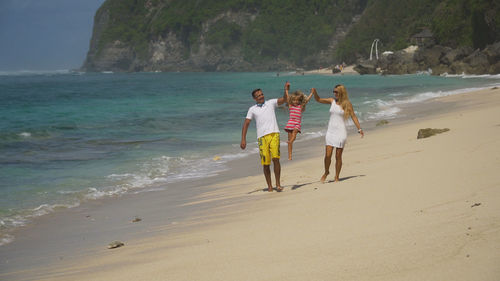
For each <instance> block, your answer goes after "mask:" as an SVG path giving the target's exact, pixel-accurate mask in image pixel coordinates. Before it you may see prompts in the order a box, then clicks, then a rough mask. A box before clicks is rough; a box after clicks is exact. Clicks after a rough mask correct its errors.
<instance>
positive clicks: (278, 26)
mask: <svg viewBox="0 0 500 281" xmlns="http://www.w3.org/2000/svg"><path fill="white" fill-rule="evenodd" d="M396 2H397V3H396ZM395 3H396V4H398V5H396V4H395ZM457 3H459V4H460V3H461V6H460V5H459V4H457ZM457 5H458V6H457ZM457 7H458V8H457ZM499 8H500V4H498V3H496V2H492V1H487V0H458V1H455V0H445V1H437V0H425V1H424V0H400V1H396V0H329V1H328V0H327V1H319V0H302V1H300V0H294V1H286V0H273V1H270V0H267V1H264V0H253V1H243V0H223V1H220V0H205V1H197V0H183V1H180V0H107V1H106V2H105V3H104V4H103V5H102V6H101V7H100V9H99V10H98V11H97V13H96V15H95V18H94V29H93V35H92V39H91V42H90V48H89V52H88V54H87V58H86V60H85V62H84V64H83V66H82V70H84V71H115V72H119V71H275V70H281V71H282V70H294V69H297V68H303V69H313V68H319V67H326V66H330V65H332V64H337V63H341V62H343V61H345V62H348V63H353V62H356V61H359V60H360V59H361V58H365V57H367V56H368V54H369V51H370V45H371V43H372V41H373V39H374V38H379V39H380V41H381V45H380V47H379V48H380V50H381V51H383V50H402V49H404V48H406V47H407V46H408V45H411V44H412V43H413V42H412V40H413V39H412V35H413V34H415V33H417V32H418V31H420V30H421V29H422V28H429V29H431V30H432V32H434V34H435V35H434V36H435V38H434V39H435V40H436V42H437V43H442V44H443V45H444V46H447V48H450V47H451V48H459V47H469V48H473V49H478V48H480V49H481V48H485V47H486V46H487V45H488V44H492V43H494V42H495V41H500V40H499V37H500V36H499V35H500V17H499V14H500V12H499V11H500V9H499ZM443 14H446V15H451V16H450V19H448V20H444V19H443V16H442V15H443ZM457 18H459V19H460V21H458V22H456V21H457ZM453 24H455V25H458V26H459V27H460V29H459V31H456V30H455V29H456V28H455V27H454V25H453ZM479 27H481V29H480V31H481V32H477V30H479V29H478V28H479ZM450 31H454V32H456V33H455V35H456V36H451V37H450V36H449V34H448V33H447V32H450ZM457 32H458V33H457ZM479 33H480V34H479ZM458 37H460V38H462V40H461V41H458V43H457V42H456V41H453V40H452V39H453V38H458ZM450 38H451V39H450ZM419 67H420V66H419ZM423 67H425V65H424V66H423Z"/></svg>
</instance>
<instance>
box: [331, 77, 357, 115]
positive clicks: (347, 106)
mask: <svg viewBox="0 0 500 281" xmlns="http://www.w3.org/2000/svg"><path fill="white" fill-rule="evenodd" d="M334 91H337V93H338V100H337V103H338V104H339V105H340V107H342V109H343V110H344V119H347V118H349V117H350V116H351V115H352V114H353V109H352V104H351V101H349V96H348V95H347V90H346V89H345V87H344V85H341V84H339V85H336V86H335V88H334Z"/></svg>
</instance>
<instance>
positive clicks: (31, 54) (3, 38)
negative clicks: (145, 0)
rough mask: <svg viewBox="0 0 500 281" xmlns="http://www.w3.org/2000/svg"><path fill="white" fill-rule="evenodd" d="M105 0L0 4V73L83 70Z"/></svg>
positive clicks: (7, 1)
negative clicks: (94, 28)
mask: <svg viewBox="0 0 500 281" xmlns="http://www.w3.org/2000/svg"><path fill="white" fill-rule="evenodd" d="M104 1H105V0H0V71H22V70H65V69H77V68H79V67H81V66H82V64H83V61H84V60H85V56H86V55H87V52H88V49H89V44H90V37H91V36H92V26H93V22H94V15H95V12H96V11H97V9H98V8H99V7H100V6H101V4H102V3H103V2H104Z"/></svg>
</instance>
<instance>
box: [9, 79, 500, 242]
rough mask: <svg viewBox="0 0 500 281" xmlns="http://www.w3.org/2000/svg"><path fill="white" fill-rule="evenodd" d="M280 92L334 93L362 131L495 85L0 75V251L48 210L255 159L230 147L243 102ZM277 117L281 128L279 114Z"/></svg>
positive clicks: (320, 128)
mask: <svg viewBox="0 0 500 281" xmlns="http://www.w3.org/2000/svg"><path fill="white" fill-rule="evenodd" d="M286 81H290V83H291V91H294V90H301V91H303V92H305V93H307V94H308V93H309V91H310V88H311V87H315V88H316V89H317V90H318V93H319V95H320V96H321V97H328V96H331V95H332V89H333V86H334V85H335V84H344V85H345V86H346V88H347V90H348V93H349V96H350V99H351V101H352V103H353V105H354V108H355V110H356V114H357V116H358V118H359V119H360V121H361V122H362V123H363V122H367V121H374V120H382V119H386V120H389V119H393V118H398V117H400V114H401V113H400V112H401V107H402V106H404V105H408V104H415V103H419V102H423V101H425V100H428V99H431V98H435V97H440V96H446V95H452V94H458V93H462V92H467V91H471V90H476V89H482V88H488V87H495V86H497V87H498V86H500V75H481V76H467V75H448V76H444V77H443V76H431V75H428V74H426V73H422V74H415V75H399V76H378V75H366V76H355V75H345V76H327V75H301V74H300V73H294V72H291V73H279V75H277V73H77V72H70V71H53V72H51V71H48V72H14V73H9V72H0V101H1V102H0V109H1V110H0V246H1V245H3V244H6V243H9V242H10V241H12V240H13V239H15V237H14V236H13V235H12V232H13V231H14V230H15V229H16V228H17V227H20V226H24V225H27V224H29V223H30V222H32V221H33V219H35V218H36V217H38V216H42V215H45V214H49V213H51V212H53V211H54V210H56V209H64V208H72V207H75V206H79V205H80V204H82V203H83V202H86V201H89V200H96V199H99V198H103V197H119V196H120V195H123V194H126V193H138V192H146V191H148V192H154V191H160V190H165V189H168V188H169V184H172V183H176V182H181V181H185V180H188V179H194V178H204V177H215V176H217V175H218V174H219V173H220V172H222V171H225V170H228V169H229V168H230V167H229V166H230V164H229V163H230V161H231V160H234V159H238V158H243V157H249V156H250V157H256V156H255V155H256V154H257V153H258V150H257V146H256V142H255V141H256V135H255V124H254V123H253V122H252V125H251V127H250V129H249V133H248V136H247V142H248V147H247V149H246V150H244V151H242V150H241V149H240V148H239V143H240V137H241V126H242V123H243V120H244V118H245V116H246V112H247V110H248V108H249V107H250V106H252V105H253V104H254V101H253V99H252V97H251V91H252V90H253V89H255V88H261V89H262V90H263V92H264V95H265V97H266V99H271V98H278V97H281V96H282V94H283V85H284V83H285V82H286ZM328 110H329V107H328V106H325V105H322V104H318V103H316V102H315V101H314V99H313V100H311V102H310V103H309V104H308V106H307V110H306V112H305V113H304V115H303V116H304V117H303V123H302V134H301V135H300V136H298V139H297V141H304V140H307V139H311V138H318V137H321V136H323V135H324V133H325V130H326V126H327V122H328V116H329V113H328ZM277 117H278V123H279V125H280V127H281V128H283V127H284V125H285V124H286V121H287V119H288V114H287V111H286V109H284V108H282V109H279V110H278V112H277ZM352 130H354V129H352ZM283 133H284V131H283ZM283 139H285V138H282V140H283ZM255 161H257V160H255Z"/></svg>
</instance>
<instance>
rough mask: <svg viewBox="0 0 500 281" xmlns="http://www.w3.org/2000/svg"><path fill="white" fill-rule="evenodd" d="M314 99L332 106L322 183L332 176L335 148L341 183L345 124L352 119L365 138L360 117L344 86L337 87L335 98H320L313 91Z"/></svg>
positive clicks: (337, 177)
mask: <svg viewBox="0 0 500 281" xmlns="http://www.w3.org/2000/svg"><path fill="white" fill-rule="evenodd" d="M312 92H313V94H314V99H315V100H316V101H317V102H319V103H324V104H331V106H330V121H329V122H328V130H327V132H326V137H325V139H326V150H325V173H324V174H323V176H322V177H321V182H322V183H324V182H325V180H326V177H327V176H328V174H330V164H331V162H332V154H333V148H335V179H334V181H336V182H337V181H339V180H340V179H339V175H340V169H342V152H343V151H344V145H345V142H346V139H347V129H346V125H345V122H346V120H347V119H348V118H351V119H352V121H353V122H354V124H355V125H356V127H357V128H358V133H359V134H361V137H363V136H364V132H363V129H361V125H360V124H359V120H358V117H356V114H355V113H354V109H353V107H352V104H351V102H350V101H349V97H348V96H347V90H346V89H345V87H344V85H336V86H335V88H334V89H333V94H334V97H331V98H320V97H319V95H318V92H316V89H314V88H313V89H312Z"/></svg>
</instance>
